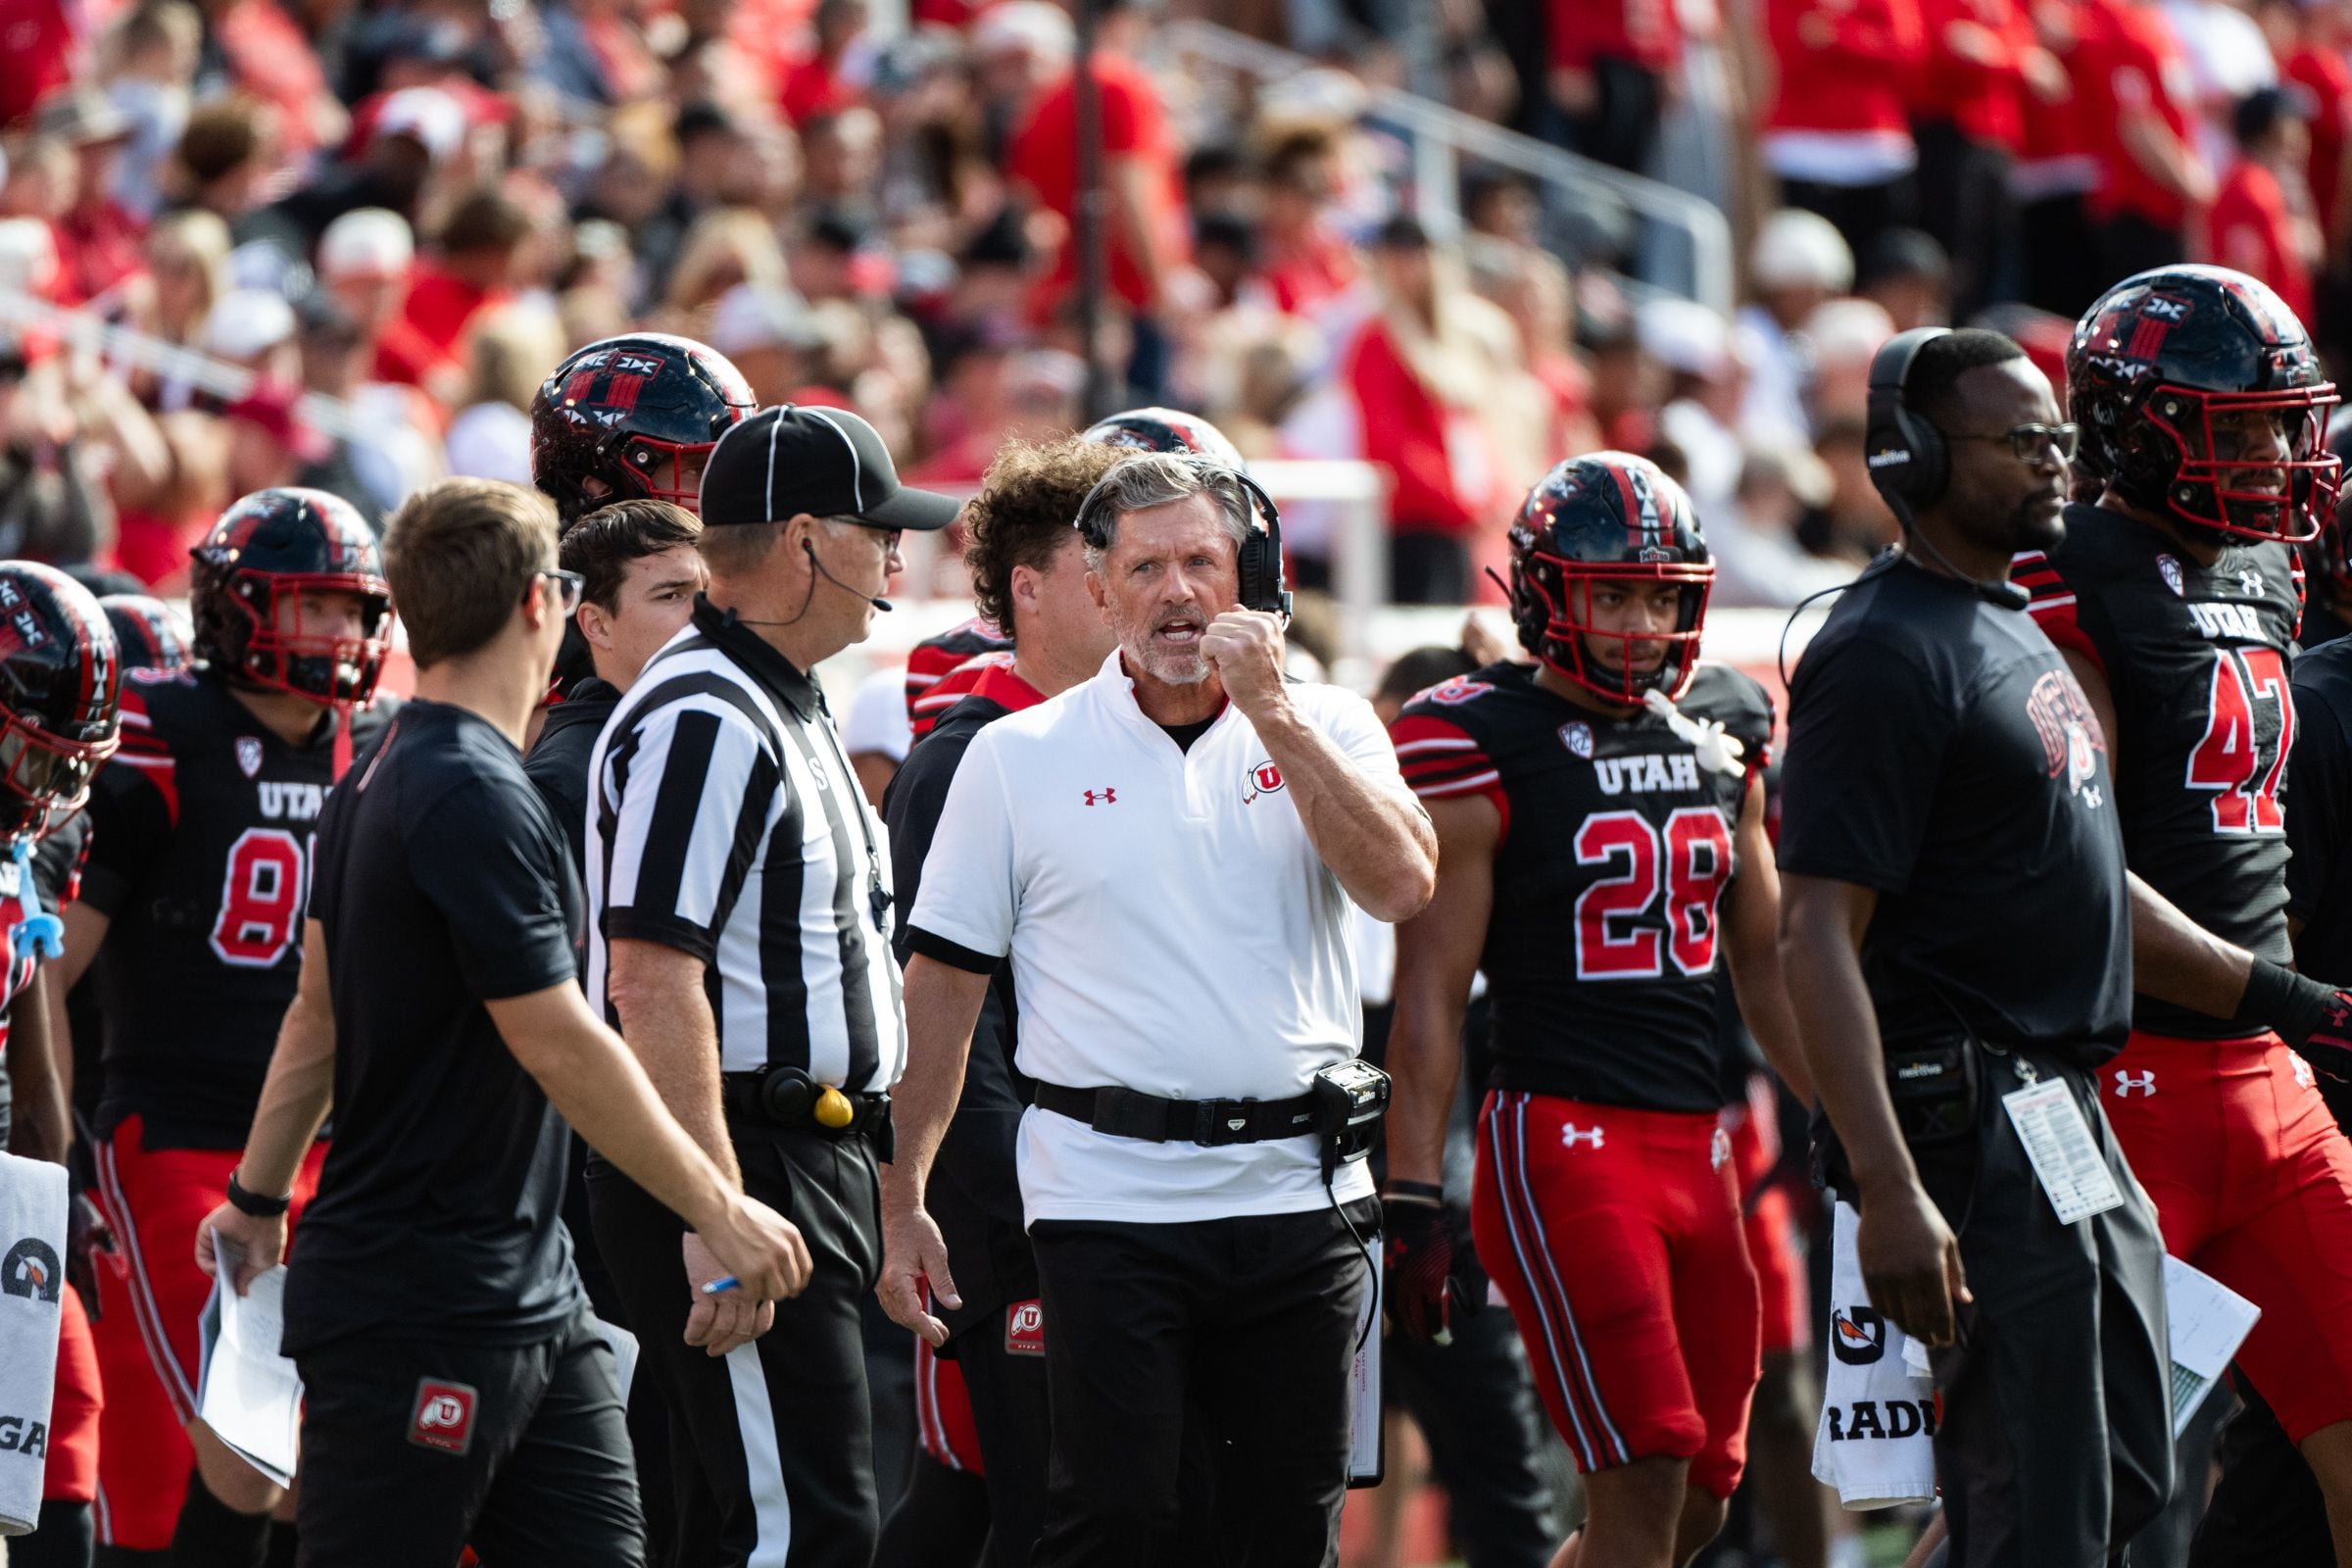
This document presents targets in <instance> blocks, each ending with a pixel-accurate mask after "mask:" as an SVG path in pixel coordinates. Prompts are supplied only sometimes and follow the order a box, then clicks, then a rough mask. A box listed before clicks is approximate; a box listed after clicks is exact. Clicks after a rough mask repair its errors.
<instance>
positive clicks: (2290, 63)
mask: <svg viewBox="0 0 2352 1568" xmlns="http://www.w3.org/2000/svg"><path fill="white" fill-rule="evenodd" d="M2261 14H2262V17H2263V20H2264V21H2265V23H2266V24H2268V25H2269V26H2270V28H2271V30H2272V33H2273V37H2272V48H2273V50H2274V51H2276V53H2277V54H2278V73H2279V75H2281V76H2282V77H2284V78H2285V79H2286V80H2288V81H2291V82H2293V83H2294V84H2295V85H2297V86H2299V87H2301V88H2302V89H2303V90H2304V92H2305V94H2306V95H2307V97H2308V107H2309V108H2310V110H2311V159H2310V162H2309V163H2308V164H2307V165H2306V166H2305V170H2304V182H2305V184H2307V185H2308V186H2309V187H2310V190H2311V200H2312V208H2313V212H2314V215H2315V216H2316V217H2317V218H2318V220H2319V223H2320V235H2321V239H2322V242H2323V245H2324V247H2325V249H2326V251H2327V253H2328V254H2329V255H2334V256H2341V255H2343V254H2344V252H2345V249H2346V243H2345V242H2346V240H2347V238H2348V237H2352V235H2348V234H2347V229H2348V227H2352V215H2348V214H2347V212H2346V210H2345V194H2346V179H2347V169H2346V164H2345V160H2346V158H2347V156H2352V138H2347V136H2346V135H2345V130H2346V122H2347V119H2348V118H2352V56H2348V55H2347V50H2348V49H2352V4H2348V3H2347V0H2310V3H2309V4H2294V3H2291V0H2272V3H2270V4H2268V5H2265V6H2264V7H2263V8H2262V13H2261Z"/></svg>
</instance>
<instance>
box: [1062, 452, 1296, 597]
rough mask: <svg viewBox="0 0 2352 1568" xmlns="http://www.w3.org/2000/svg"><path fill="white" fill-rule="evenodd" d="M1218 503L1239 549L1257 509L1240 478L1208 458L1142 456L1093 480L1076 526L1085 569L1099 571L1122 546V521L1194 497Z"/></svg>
mask: <svg viewBox="0 0 2352 1568" xmlns="http://www.w3.org/2000/svg"><path fill="white" fill-rule="evenodd" d="M1201 495H1204V496H1207V497H1208V498H1209V499H1210V500H1211V501H1213V502H1215V503H1216V508H1217V518H1218V520H1219V521H1220V522H1222V523H1223V524H1224V525H1225V532H1226V533H1227V534H1228V535H1230V536H1231V537H1232V539H1233V543H1234V548H1235V549H1236V550H1239V549H1240V548H1241V546H1242V544H1243V542H1244V541H1246V540H1247V539H1248V538H1249V537H1250V516H1251V515H1252V512H1253V509H1252V507H1251V505H1250V491H1249V489H1248V487H1247V486H1245V485H1244V484H1243V483H1242V480H1241V477H1240V475H1238V474H1236V473H1235V472H1234V471H1233V470H1232V469H1231V468H1229V467H1227V466H1225V465H1223V464H1221V463H1218V462H1216V461H1215V460H1213V459H1210V458H1202V457H1196V456H1194V455H1192V454H1190V453H1182V452H1143V453H1138V454H1137V455H1136V456H1134V457H1132V458H1129V459H1128V460H1127V461H1126V462H1124V463H1122V464H1120V465H1119V466H1117V467H1115V468H1113V469H1111V470H1110V471H1109V472H1108V473H1105V474H1104V475H1103V477H1102V478H1100V479H1098V480H1096V481H1095V487H1094V488H1093V489H1092V490H1089V491H1088V492H1087V493H1086V499H1085V500H1084V501H1082V502H1080V503H1079V504H1078V517H1077V526H1078V533H1079V536H1080V537H1081V538H1083V539H1084V540H1085V541H1086V564H1087V568H1088V569H1089V570H1099V569H1100V568H1101V567H1102V564H1103V557H1104V556H1105V555H1108V554H1109V553H1110V548H1111V546H1113V545H1115V544H1117V543H1118V542H1119V519H1120V518H1121V517H1123V516H1125V515H1127V514H1128V513H1130V512H1148V511H1150V510H1151V509H1152V508H1153V507H1164V506H1167V505H1169V504H1170V503H1172V502H1177V501H1183V500H1186V499H1188V498H1190V497H1192V496H1201Z"/></svg>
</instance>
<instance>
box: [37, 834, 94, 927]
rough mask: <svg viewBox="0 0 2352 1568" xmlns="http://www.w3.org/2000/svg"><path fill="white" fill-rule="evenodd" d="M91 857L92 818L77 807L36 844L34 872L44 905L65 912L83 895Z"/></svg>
mask: <svg viewBox="0 0 2352 1568" xmlns="http://www.w3.org/2000/svg"><path fill="white" fill-rule="evenodd" d="M89 858H90V818H89V813H88V812H86V811H76V812H75V813H74V814H73V816H71V817H69V818H67V820H66V822H65V825H64V826H62V827H60V828H59V829H58V830H57V831H56V832H54V833H52V834H50V835H49V836H48V837H47V838H45V839H43V840H41V841H40V843H38V844H36V845H34V846H33V848H32V875H33V882H34V884H35V885H36V886H37V887H38V888H39V889H40V894H41V907H43V908H45V909H47V910H48V911H49V912H50V913H51V914H62V913H64V912H65V908H66V906H67V905H69V904H72V903H73V901H74V900H75V899H77V898H79V897H80V896H81V881H82V874H83V870H84V868H85V867H86V866H87V865H88V863H89Z"/></svg>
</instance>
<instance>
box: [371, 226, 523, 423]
mask: <svg viewBox="0 0 2352 1568" xmlns="http://www.w3.org/2000/svg"><path fill="white" fill-rule="evenodd" d="M529 233H530V219H529V217H528V215H526V214H525V213H524V212H523V211H522V209H521V208H519V207H518V206H516V205H515V202H514V201H513V200H512V199H511V198H509V197H507V196H505V195H502V194H501V193H499V192H497V191H491V190H481V191H476V192H474V193H473V194H472V195H470V196H468V197H466V199H465V200H464V201H462V202H460V203H459V204H458V205H457V207H456V209H455V210H454V211H452V212H451V214H450V215H449V221H448V223H446V224H445V225H443V227H442V230H441V237H440V243H439V244H438V246H437V247H436V251H437V253H438V254H437V256H436V259H435V260H434V261H433V262H431V263H428V264H425V265H422V266H420V267H418V268H417V272H416V277H415V280H414V281H413V282H411V283H410V285H409V297H408V299H407V300H406V302H404V303H403V304H402V306H401V312H400V319H398V320H396V321H394V322H393V323H392V324H391V325H390V326H388V327H386V328H385V329H384V333H383V336H382V338H381V339H380V341H379V342H378V344H377V347H376V355H375V372H376V375H377V376H378V378H380V379H382V380H386V381H406V382H408V383H410V384H411V385H414V386H419V387H422V388H423V389H424V390H425V391H426V392H427V393H429V394H431V395H432V398H433V400H434V401H435V402H436V403H438V404H440V405H441V406H442V407H443V408H445V409H446V408H451V407H454V406H455V400H456V398H457V397H458V396H459V394H460V393H461V392H462V390H463V388H464V384H465V374H466V372H465V349H464V346H463V345H464V339H465V336H466V327H467V326H468V325H469V324H470V323H471V321H472V320H473V318H474V317H475V315H476V314H478V313H479V312H481V311H483V310H485V309H487V308H489V307H490V306H492V305H495V304H498V303H499V302H500V301H502V300H503V299H505V298H506V296H507V291H508V288H509V286H510V284H511V282H512V278H513V273H514V269H515V254H516V252H517V251H518V250H519V249H520V248H521V246H522V242H523V240H524V239H525V238H526V237H528V235H529Z"/></svg>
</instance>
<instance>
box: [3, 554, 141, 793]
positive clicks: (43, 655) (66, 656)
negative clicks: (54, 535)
mask: <svg viewBox="0 0 2352 1568" xmlns="http://www.w3.org/2000/svg"><path fill="white" fill-rule="evenodd" d="M122 691H123V665H122V661H121V660H120V659H119V658H118V657H117V655H116V652H115V634H114V633H113V631H111V630H110V629H109V628H108V626H107V623H106V612H104V611H102V610H100V609H99V608H98V601H97V600H95V599H93V598H91V597H90V594H89V592H88V591H87V590H86V589H84V588H83V587H81V585H80V584H78V583H76V582H74V581H73V579H72V578H71V577H68V576H67V575H66V574H65V573H64V572H62V571H58V570H55V569H53V568H51V567H48V566H41V565H35V564H32V563H31V562H29V561H10V562H5V563H0V837H5V838H11V839H25V838H38V837H40V836H41V835H42V834H44V833H46V832H48V831H49V830H50V829H51V828H53V827H56V826H57V825H58V824H59V823H61V822H63V821H65V819H66V818H68V817H70V816H72V815H73V813H74V812H75V811H77V810H79V809H81V806H82V803H83V802H84V801H86V800H88V799H89V796H90V781H91V780H92V779H93V778H95V777H97V774H98V768H99V766H100V764H102V763H104V762H105V760H107V759H108V758H109V757H112V756H113V755H114V753H115V745H116V742H117V740H118V739H119V738H120V730H119V728H118V724H119V719H118V717H117V712H116V709H117V704H118V702H119V701H120V699H121V696H122Z"/></svg>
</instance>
